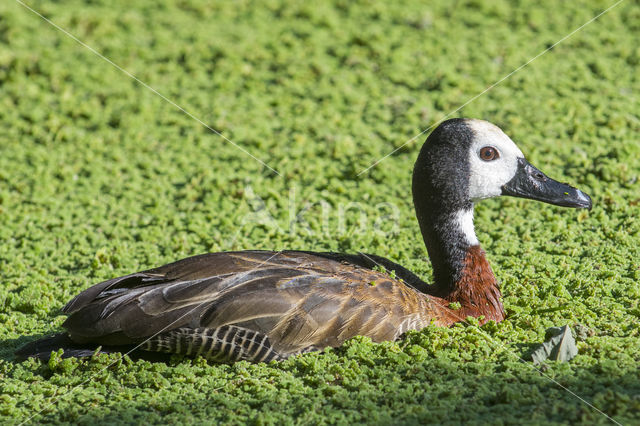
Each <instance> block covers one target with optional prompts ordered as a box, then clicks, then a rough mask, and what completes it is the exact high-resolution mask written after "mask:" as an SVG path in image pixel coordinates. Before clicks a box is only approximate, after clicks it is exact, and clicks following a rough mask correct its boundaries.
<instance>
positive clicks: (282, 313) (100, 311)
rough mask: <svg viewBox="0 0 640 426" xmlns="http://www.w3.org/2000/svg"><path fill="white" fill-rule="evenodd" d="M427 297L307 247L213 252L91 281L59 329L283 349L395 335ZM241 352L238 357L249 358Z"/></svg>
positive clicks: (111, 338)
mask: <svg viewBox="0 0 640 426" xmlns="http://www.w3.org/2000/svg"><path fill="white" fill-rule="evenodd" d="M426 303H427V302H426V300H425V299H424V296H420V295H418V294H417V293H416V292H415V291H413V290H411V289H409V288H407V287H406V286H404V285H402V284H401V283H398V282H396V283H394V282H392V281H391V279H390V278H389V277H388V276H386V275H384V274H382V273H378V272H375V271H372V270H370V269H366V268H361V267H358V266H353V265H352V266H345V265H344V264H343V263H340V262H338V261H336V260H334V259H330V258H326V257H321V256H314V255H313V254H310V253H302V252H284V253H279V254H276V255H274V253H272V252H260V251H254V252H238V253H214V254H208V255H202V256H196V257H193V258H188V259H185V260H182V261H179V262H176V263H173V264H169V265H165V266H163V267H160V268H156V269H152V270H149V271H145V272H141V273H137V274H132V275H128V276H126V277H121V278H118V279H114V280H110V281H106V282H103V283H100V284H97V285H96V286H94V287H91V288H89V289H87V290H85V291H84V292H83V293H81V294H79V295H78V296H77V297H76V298H75V299H73V300H72V301H71V302H70V303H69V304H68V305H67V306H66V307H65V309H64V311H65V312H66V313H68V314H70V316H69V318H68V319H67V321H66V322H65V324H64V326H65V327H66V328H67V329H68V331H69V333H70V335H71V337H72V339H74V340H75V341H78V342H83V341H95V342H104V343H105V344H129V343H137V342H140V341H144V340H145V339H146V338H148V337H150V336H153V335H154V334H156V333H159V335H158V336H156V337H154V338H153V339H151V340H150V342H151V343H149V345H152V344H154V343H153V342H156V343H157V342H164V343H162V345H165V346H166V345H173V346H172V347H173V351H175V350H176V345H180V346H181V348H180V349H181V350H182V349H183V348H182V347H187V346H188V345H187V343H188V342H187V340H188V339H192V341H191V345H192V346H193V345H194V344H196V343H194V342H196V340H197V341H198V342H201V340H198V339H203V338H204V337H203V336H205V334H206V333H209V334H210V336H209V337H208V338H207V339H209V340H207V339H205V340H207V341H211V342H213V343H210V345H209V349H211V348H215V347H216V346H215V345H217V344H219V345H222V344H223V343H224V342H222V341H220V336H221V335H220V333H218V332H214V331H210V332H209V331H207V332H206V333H205V332H204V331H202V330H203V329H206V330H222V329H223V328H224V327H236V328H237V329H242V330H247V331H246V332H243V333H240V332H239V331H238V330H236V329H234V330H236V331H233V332H232V333H231V332H230V333H231V335H233V336H235V335H236V334H237V333H239V334H238V335H242V336H244V335H247V333H248V334H251V333H259V334H260V335H261V336H266V338H268V342H269V347H270V348H272V350H275V351H276V352H277V353H278V354H279V355H278V356H284V355H290V354H293V353H299V352H300V351H305V350H307V349H308V348H312V347H320V348H321V347H326V346H339V345H340V344H342V342H344V340H346V339H348V338H350V337H353V336H355V335H358V334H361V335H368V336H370V337H371V338H372V339H373V340H374V341H383V340H393V339H395V338H396V337H397V336H398V334H399V333H398V332H399V331H406V330H402V328H405V327H407V325H408V324H413V323H415V324H414V325H418V323H420V324H424V325H426V323H428V321H429V319H428V318H427V319H424V318H417V319H416V312H419V311H420V310H422V311H423V312H424V311H426V310H425V309H424V308H425V307H426ZM407 318H414V320H409V321H408V322H407ZM411 321H413V323H412V322H411ZM425 322H426V323H425ZM177 329H180V330H181V331H180V332H178V331H176V330H177ZM188 330H191V331H188ZM193 330H200V331H197V332H196V331H193ZM186 336H187V337H186ZM188 336H190V337H188ZM211 336H213V337H211ZM227 337H228V336H227ZM154 339H155V340H154ZM180 339H182V340H180ZM202 341H204V340H202ZM167 342H172V343H167ZM215 342H218V343H215ZM221 342H222V343H221ZM158 344H159V345H160V343H158ZM185 345H186V346H185ZM200 345H201V346H202V345H203V343H200ZM240 346H241V345H240ZM240 346H238V345H236V347H240ZM163 347H164V346H163ZM220 347H222V346H220ZM225 347H226V346H225ZM148 349H151V346H149V348H148ZM157 350H159V349H157ZM212 350H213V349H212ZM218 350H221V349H220V348H218ZM238 350H239V349H238ZM183 352H184V351H183ZM214 352H215V351H214ZM245 352H246V351H245ZM245 352H242V353H243V354H244V355H241V356H240V355H238V356H240V358H241V359H253V358H252V357H253V356H254V355H251V354H250V351H249V352H246V353H245ZM247 354H249V355H247ZM274 356H275V355H274ZM224 357H227V358H229V357H230V358H229V359H233V358H234V357H235V355H234V354H232V353H229V354H227V355H225V356H224Z"/></svg>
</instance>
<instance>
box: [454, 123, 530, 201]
mask: <svg viewBox="0 0 640 426" xmlns="http://www.w3.org/2000/svg"><path fill="white" fill-rule="evenodd" d="M467 125H468V126H469V128H470V129H471V130H472V132H473V134H474V138H473V141H472V143H471V148H470V151H469V172H470V174H469V198H470V199H471V200H472V201H476V200H482V199H484V198H492V197H497V196H499V195H501V194H502V186H503V185H504V184H506V183H507V182H509V181H510V180H511V179H512V178H513V177H514V176H515V174H516V171H517V170H518V158H524V154H522V151H520V149H519V148H518V147H517V146H516V144H515V143H513V141H512V140H511V139H510V138H509V136H507V135H506V134H505V133H504V132H503V131H502V130H500V128H499V127H497V126H495V125H493V124H491V123H489V122H488V121H483V120H468V121H467ZM485 146H492V147H494V148H496V149H497V150H498V153H499V154H500V157H499V158H498V159H496V160H493V161H484V160H482V159H481V158H480V150H481V149H482V148H483V147H485Z"/></svg>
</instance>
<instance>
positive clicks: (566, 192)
mask: <svg viewBox="0 0 640 426" xmlns="http://www.w3.org/2000/svg"><path fill="white" fill-rule="evenodd" d="M502 195H512V196H514V197H521V198H529V199H532V200H538V201H544V202H545V203H549V204H555V205H556V206H562V207H576V208H587V209H589V210H591V205H592V203H591V197H589V196H588V195H587V194H585V193H584V192H582V191H580V190H579V189H576V188H574V187H573V186H569V185H567V184H566V183H560V182H558V181H556V180H553V179H551V178H550V177H547V176H546V175H545V174H544V173H542V172H541V171H540V170H538V169H536V168H535V167H533V166H532V165H531V164H530V163H529V162H528V161H527V160H525V159H524V158H518V170H517V171H516V175H515V176H514V177H513V179H511V180H510V181H509V182H507V183H506V184H505V185H503V186H502Z"/></svg>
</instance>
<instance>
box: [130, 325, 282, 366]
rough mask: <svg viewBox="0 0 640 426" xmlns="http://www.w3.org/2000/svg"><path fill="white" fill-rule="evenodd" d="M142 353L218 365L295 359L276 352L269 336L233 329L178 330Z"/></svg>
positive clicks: (155, 340)
mask: <svg viewBox="0 0 640 426" xmlns="http://www.w3.org/2000/svg"><path fill="white" fill-rule="evenodd" d="M140 349H143V350H146V351H154V352H166V353H176V354H183V355H188V356H202V357H203V358H205V359H207V360H209V361H215V362H229V361H231V362H233V361H240V360H247V361H253V362H269V361H273V360H278V361H279V360H283V359H286V358H287V357H288V356H290V355H293V354H280V353H278V352H277V351H275V350H274V349H273V347H272V346H271V342H270V341H269V338H268V337H267V335H266V334H262V333H259V332H256V331H253V330H249V329H246V328H242V327H236V326H233V325H226V326H222V327H218V328H204V327H198V328H186V327H183V328H178V329H175V330H171V331H169V332H166V333H162V334H159V335H157V336H155V337H153V338H152V339H150V340H148V341H146V342H145V343H144V344H143V345H142V346H141V347H140Z"/></svg>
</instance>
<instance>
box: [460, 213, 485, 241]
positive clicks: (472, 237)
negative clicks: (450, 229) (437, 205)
mask: <svg viewBox="0 0 640 426" xmlns="http://www.w3.org/2000/svg"><path fill="white" fill-rule="evenodd" d="M456 224H457V225H458V229H460V230H461V231H462V234H463V235H464V236H465V238H466V239H467V243H469V245H470V246H475V245H478V244H480V243H479V242H478V238H477V237H476V231H475V228H474V227H473V207H472V208H470V209H469V210H459V211H458V212H456Z"/></svg>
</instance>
